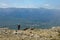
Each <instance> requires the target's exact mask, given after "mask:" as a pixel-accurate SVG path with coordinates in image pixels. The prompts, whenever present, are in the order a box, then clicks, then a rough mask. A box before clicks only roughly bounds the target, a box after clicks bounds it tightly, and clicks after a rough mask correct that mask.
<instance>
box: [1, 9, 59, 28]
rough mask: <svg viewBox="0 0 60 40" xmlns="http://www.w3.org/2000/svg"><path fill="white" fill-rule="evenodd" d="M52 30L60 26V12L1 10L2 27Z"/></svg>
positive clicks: (56, 10)
mask: <svg viewBox="0 0 60 40" xmlns="http://www.w3.org/2000/svg"><path fill="white" fill-rule="evenodd" d="M17 24H21V26H22V28H24V27H30V26H31V27H32V26H33V27H35V28H50V27H52V26H60V10H58V9H44V8H40V9H38V8H0V26H8V27H10V28H15V27H14V26H16V25H17Z"/></svg>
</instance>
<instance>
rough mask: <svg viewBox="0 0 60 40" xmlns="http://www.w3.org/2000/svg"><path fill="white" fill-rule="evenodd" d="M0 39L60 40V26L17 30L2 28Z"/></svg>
mask: <svg viewBox="0 0 60 40" xmlns="http://www.w3.org/2000/svg"><path fill="white" fill-rule="evenodd" d="M0 40H60V27H52V28H50V29H34V30H31V29H28V30H17V31H16V30H10V29H6V28H0Z"/></svg>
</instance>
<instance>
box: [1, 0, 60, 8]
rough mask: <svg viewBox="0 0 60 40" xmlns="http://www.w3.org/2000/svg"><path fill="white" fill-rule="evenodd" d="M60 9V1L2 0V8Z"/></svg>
mask: <svg viewBox="0 0 60 40" xmlns="http://www.w3.org/2000/svg"><path fill="white" fill-rule="evenodd" d="M10 7H13V8H48V9H60V0H0V8H10Z"/></svg>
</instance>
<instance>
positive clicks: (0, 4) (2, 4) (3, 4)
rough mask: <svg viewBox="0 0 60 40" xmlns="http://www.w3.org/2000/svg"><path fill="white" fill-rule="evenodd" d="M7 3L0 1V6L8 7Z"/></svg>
mask: <svg viewBox="0 0 60 40" xmlns="http://www.w3.org/2000/svg"><path fill="white" fill-rule="evenodd" d="M8 7H9V6H8V4H6V3H0V8H8Z"/></svg>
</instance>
